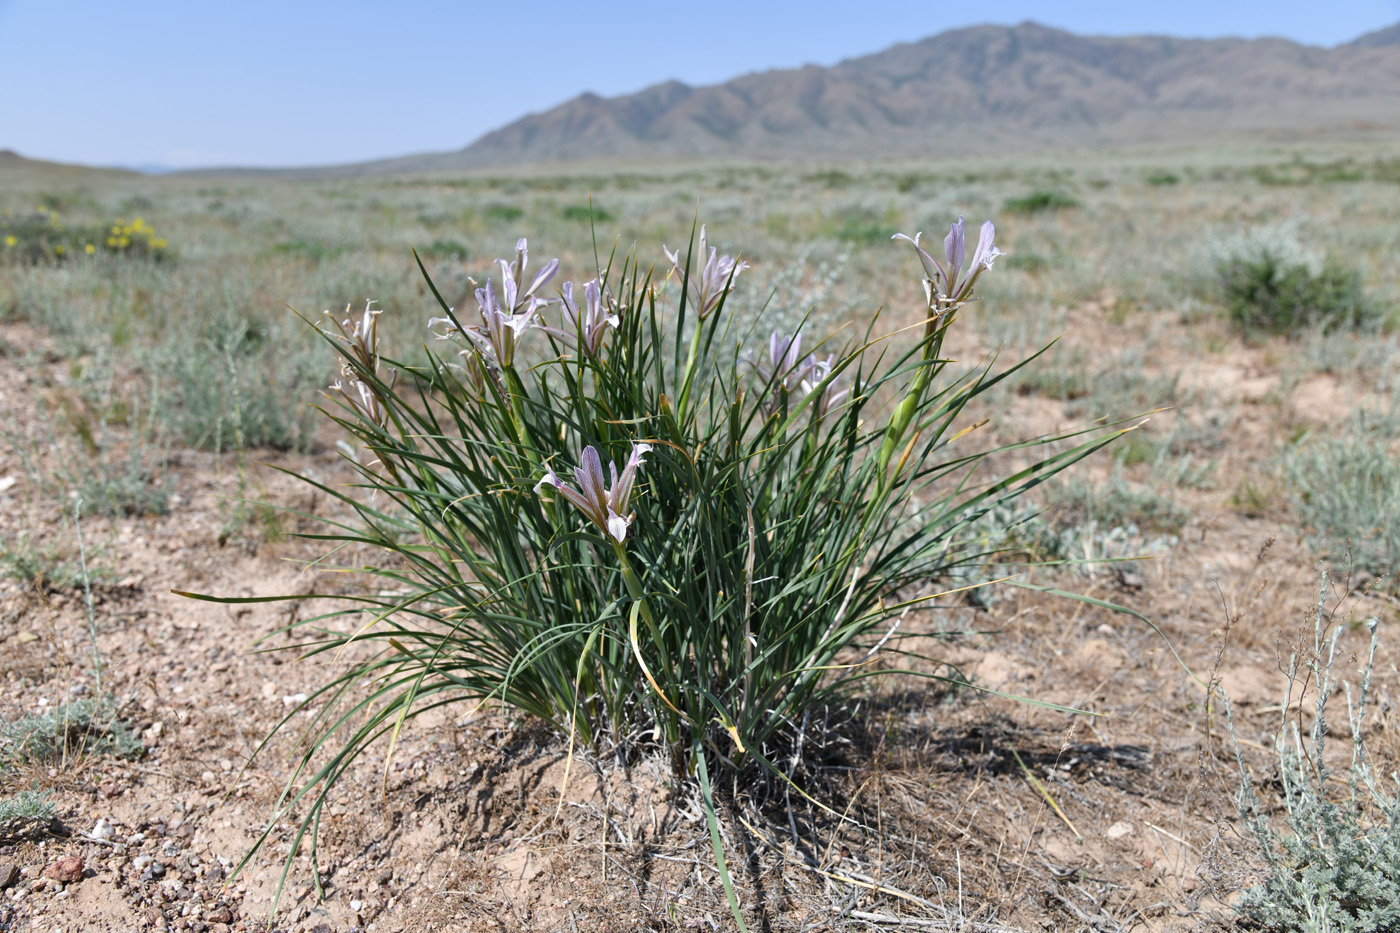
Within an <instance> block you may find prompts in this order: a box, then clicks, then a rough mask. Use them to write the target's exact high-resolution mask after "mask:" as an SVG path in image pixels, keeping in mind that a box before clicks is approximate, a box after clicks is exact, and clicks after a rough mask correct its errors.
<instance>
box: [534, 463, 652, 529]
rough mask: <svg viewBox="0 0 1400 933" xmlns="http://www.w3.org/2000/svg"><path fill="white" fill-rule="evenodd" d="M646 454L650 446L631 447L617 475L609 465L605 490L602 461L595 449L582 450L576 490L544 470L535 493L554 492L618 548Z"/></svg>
mask: <svg viewBox="0 0 1400 933" xmlns="http://www.w3.org/2000/svg"><path fill="white" fill-rule="evenodd" d="M650 450H651V445H650V444H639V443H633V444H632V455H631V456H630V457H628V458H627V465H626V466H625V467H623V468H622V472H621V473H620V474H619V473H618V472H617V464H616V463H611V462H610V463H609V464H608V471H609V473H610V474H611V476H612V485H611V486H609V485H607V480H608V477H607V476H605V475H604V473H603V459H602V457H600V456H599V455H598V451H597V449H596V448H594V447H592V446H589V447H585V448H583V462H582V464H580V465H579V466H576V467H574V481H575V482H577V483H578V488H577V489H575V488H574V487H573V486H570V485H569V484H568V483H565V482H564V481H563V480H561V479H560V478H559V477H558V476H556V475H555V474H554V471H553V470H551V469H549V468H547V467H546V468H545V474H544V477H543V478H542V479H541V480H540V481H539V482H538V483H537V484H535V492H536V493H538V492H540V490H542V489H544V488H545V487H546V486H548V487H550V488H552V489H556V490H558V491H559V492H560V493H561V494H562V495H563V496H564V498H565V499H567V500H569V502H570V503H572V504H573V506H574V507H575V508H576V509H578V510H579V511H580V512H582V513H583V514H584V516H585V517H586V518H587V519H588V520H589V521H590V522H592V523H593V524H594V525H596V526H598V528H599V530H601V531H603V532H604V533H606V534H607V535H608V536H610V537H611V538H612V539H613V540H615V541H616V542H617V543H618V544H622V543H623V542H625V541H626V540H627V529H628V528H629V527H630V526H631V524H632V518H633V516H632V514H631V510H630V505H631V500H632V487H633V485H634V484H635V483H636V480H637V468H638V467H640V466H641V465H642V463H643V460H642V457H643V456H644V455H645V454H646V453H647V452H648V451H650Z"/></svg>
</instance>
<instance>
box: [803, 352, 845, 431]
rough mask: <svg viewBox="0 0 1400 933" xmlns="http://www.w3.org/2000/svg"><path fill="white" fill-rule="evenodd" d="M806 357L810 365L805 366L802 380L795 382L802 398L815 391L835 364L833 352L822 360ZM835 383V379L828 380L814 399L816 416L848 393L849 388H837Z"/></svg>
mask: <svg viewBox="0 0 1400 933" xmlns="http://www.w3.org/2000/svg"><path fill="white" fill-rule="evenodd" d="M808 359H809V360H812V362H811V365H810V366H808V367H807V373H806V375H805V376H803V377H802V381H801V382H799V383H798V384H797V388H798V391H799V392H801V393H802V397H803V398H806V397H807V396H809V395H811V394H812V393H813V392H815V391H817V389H818V388H819V387H820V386H821V384H822V380H823V379H825V378H826V377H827V376H829V375H831V370H832V369H833V368H834V367H835V366H836V356H835V354H828V355H827V358H826V359H824V360H814V359H812V358H811V357H808ZM836 385H837V383H836V380H835V379H833V380H832V381H831V382H828V383H827V384H826V388H825V389H822V394H821V395H820V396H818V397H817V399H816V400H815V403H814V404H815V405H816V409H817V415H818V416H820V417H824V416H825V415H826V413H827V412H828V411H830V410H831V407H832V406H833V405H835V404H837V403H838V402H840V401H841V400H842V399H843V398H845V397H846V396H847V395H848V394H849V393H850V390H849V389H838V388H836Z"/></svg>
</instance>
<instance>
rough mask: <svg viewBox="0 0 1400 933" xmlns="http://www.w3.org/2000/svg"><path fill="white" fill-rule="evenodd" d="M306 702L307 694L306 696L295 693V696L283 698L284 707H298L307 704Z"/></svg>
mask: <svg viewBox="0 0 1400 933" xmlns="http://www.w3.org/2000/svg"><path fill="white" fill-rule="evenodd" d="M305 702H306V694H304V693H294V694H292V695H291V696H289V697H283V698H282V705H283V706H297V705H298V704H301V703H305Z"/></svg>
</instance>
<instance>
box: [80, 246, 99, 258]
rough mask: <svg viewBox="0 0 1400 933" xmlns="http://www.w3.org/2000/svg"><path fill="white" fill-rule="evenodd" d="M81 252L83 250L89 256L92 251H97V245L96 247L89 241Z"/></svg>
mask: <svg viewBox="0 0 1400 933" xmlns="http://www.w3.org/2000/svg"><path fill="white" fill-rule="evenodd" d="M83 252H85V253H87V254H88V255H89V256H91V255H92V254H93V253H95V252H97V247H96V246H93V245H92V244H91V243H89V244H88V245H87V246H84V247H83Z"/></svg>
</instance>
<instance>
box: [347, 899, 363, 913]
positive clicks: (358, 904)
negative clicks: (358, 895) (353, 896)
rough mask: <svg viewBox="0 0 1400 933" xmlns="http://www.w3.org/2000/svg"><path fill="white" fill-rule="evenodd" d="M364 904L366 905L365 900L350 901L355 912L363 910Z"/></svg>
mask: <svg viewBox="0 0 1400 933" xmlns="http://www.w3.org/2000/svg"><path fill="white" fill-rule="evenodd" d="M364 906H365V902H364V901H351V902H350V909H351V910H352V911H353V912H355V913H359V912H360V911H361V910H363V909H364Z"/></svg>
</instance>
